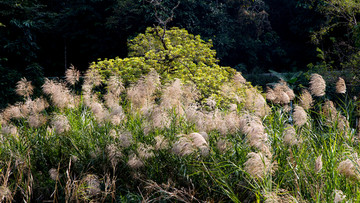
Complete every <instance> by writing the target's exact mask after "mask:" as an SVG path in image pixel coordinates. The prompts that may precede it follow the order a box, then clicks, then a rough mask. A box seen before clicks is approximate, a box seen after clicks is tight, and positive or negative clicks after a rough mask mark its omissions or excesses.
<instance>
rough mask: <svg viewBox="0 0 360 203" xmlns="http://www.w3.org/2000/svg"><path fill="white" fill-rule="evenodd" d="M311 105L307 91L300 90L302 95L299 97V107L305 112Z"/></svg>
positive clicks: (311, 101)
mask: <svg viewBox="0 0 360 203" xmlns="http://www.w3.org/2000/svg"><path fill="white" fill-rule="evenodd" d="M312 105H313V99H312V96H311V94H310V93H309V91H307V90H306V89H303V90H302V94H301V96H300V106H301V107H303V108H304V109H305V110H308V109H310V108H311V107H312Z"/></svg>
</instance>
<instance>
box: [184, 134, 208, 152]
mask: <svg viewBox="0 0 360 203" xmlns="http://www.w3.org/2000/svg"><path fill="white" fill-rule="evenodd" d="M189 138H190V139H191V140H192V144H193V146H194V147H197V148H198V149H199V150H200V153H201V155H202V156H207V155H209V151H210V149H209V145H208V143H207V142H206V139H205V137H204V136H203V135H201V134H200V133H190V134H189Z"/></svg>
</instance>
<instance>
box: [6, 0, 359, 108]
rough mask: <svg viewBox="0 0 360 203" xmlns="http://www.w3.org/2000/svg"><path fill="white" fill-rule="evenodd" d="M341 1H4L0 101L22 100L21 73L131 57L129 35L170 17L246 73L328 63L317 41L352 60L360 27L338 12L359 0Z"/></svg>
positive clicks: (37, 76) (36, 79)
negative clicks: (345, 47)
mask: <svg viewBox="0 0 360 203" xmlns="http://www.w3.org/2000/svg"><path fill="white" fill-rule="evenodd" d="M334 2H335V3H334ZM336 2H341V1H339V0H337V1H335V0H331V1H330V0H326V1H324V0H301V1H298V0H213V1H208V0H157V1H156V0H2V1H1V2H0V38H1V40H0V47H1V48H0V84H1V89H0V98H1V101H0V103H1V105H0V106H4V105H6V104H7V103H11V102H14V101H16V99H17V98H16V96H15V95H14V93H13V92H14V91H13V88H14V87H15V85H16V82H17V81H18V80H20V78H21V77H27V78H28V80H31V81H33V83H34V85H41V84H42V81H41V80H42V79H41V78H43V76H62V75H63V74H64V71H65V69H66V68H68V67H69V66H70V65H71V64H72V65H74V66H75V67H77V68H78V69H80V70H82V71H84V70H85V69H87V68H88V66H89V64H90V63H91V62H92V61H97V60H98V59H99V58H102V59H104V58H114V57H116V56H119V57H121V58H122V57H126V56H127V54H128V47H127V41H128V39H132V38H134V37H135V36H137V34H139V33H143V32H144V31H145V29H146V28H147V27H153V26H155V25H159V24H161V23H164V22H161V20H164V19H165V20H166V19H168V21H167V22H165V23H166V26H168V27H174V26H176V27H180V28H185V29H187V30H188V31H189V33H192V34H195V35H201V37H202V38H203V39H206V40H208V39H212V41H213V45H214V48H215V49H216V51H217V54H218V55H217V57H218V58H219V59H220V64H221V65H224V66H231V67H233V68H235V69H237V70H239V71H242V72H244V73H251V72H264V71H267V70H268V69H273V70H277V71H280V70H286V71H297V70H303V69H306V66H307V64H309V63H311V62H313V63H314V64H316V62H317V61H318V64H322V63H323V59H317V57H316V56H317V54H318V53H317V52H316V50H317V49H316V47H318V48H319V47H320V48H319V49H320V50H322V51H323V52H326V54H328V53H329V54H328V55H327V56H326V57H327V58H326V57H325V58H326V59H329V57H331V58H332V59H331V60H330V59H329V60H330V61H334V62H333V63H334V64H340V63H344V62H343V61H341V60H342V59H343V58H341V57H340V58H339V57H338V58H336V59H333V58H334V56H335V55H336V56H337V55H339V54H337V53H335V50H336V48H337V47H338V46H340V45H342V43H341V42H342V41H344V40H343V39H345V38H349V33H351V34H352V36H350V37H352V41H351V40H350V41H351V42H349V43H348V44H350V45H351V46H352V47H356V46H357V45H358V44H359V43H358V39H357V38H356V37H355V38H354V36H355V35H356V36H358V35H357V33H358V26H357V24H356V23H355V25H354V22H353V21H351V20H350V22H349V24H351V23H353V24H352V26H347V25H338V24H337V23H339V22H344V21H345V22H346V20H348V19H347V18H341V17H338V16H341V15H342V14H344V13H345V14H349V13H351V14H352V15H353V17H354V18H355V19H356V17H357V12H356V11H354V9H352V8H354V7H355V6H357V3H354V4H356V5H352V6H353V7H352V8H348V7H349V6H348V7H346V8H348V10H346V9H345V10H343V13H341V12H338V11H336V10H335V11H334V10H331V7H330V6H329V5H331V3H333V4H334V5H337V3H336ZM339 7H340V6H339ZM340 9H342V7H340ZM329 16H330V17H332V19H331V21H330V20H329ZM335 24H336V26H335ZM344 27H346V28H347V29H345V30H344V29H342V28H344ZM326 28H328V29H327V30H326ZM324 29H325V31H324ZM326 31H328V32H326ZM321 34H322V35H321ZM334 38H335V39H341V41H339V42H338V41H336V40H335V41H336V43H335V42H334ZM311 39H313V41H311ZM340 48H341V47H340ZM319 49H318V51H319ZM354 50H355V49H351V50H350V52H351V56H354V53H357V52H356V51H354ZM339 56H340V55H339ZM352 59H353V58H352ZM344 60H348V61H349V58H347V59H344Z"/></svg>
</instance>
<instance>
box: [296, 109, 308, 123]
mask: <svg viewBox="0 0 360 203" xmlns="http://www.w3.org/2000/svg"><path fill="white" fill-rule="evenodd" d="M293 115H294V124H295V125H297V126H303V125H304V124H305V123H306V122H307V119H308V116H307V113H306V111H305V110H304V109H303V108H302V107H301V106H295V108H294V114H293Z"/></svg>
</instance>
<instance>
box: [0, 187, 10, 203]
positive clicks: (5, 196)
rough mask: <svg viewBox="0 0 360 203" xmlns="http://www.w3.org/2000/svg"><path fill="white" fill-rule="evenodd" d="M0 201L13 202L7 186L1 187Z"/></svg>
mask: <svg viewBox="0 0 360 203" xmlns="http://www.w3.org/2000/svg"><path fill="white" fill-rule="evenodd" d="M0 201H1V202H12V194H11V191H10V189H9V188H8V187H6V186H5V185H2V186H0Z"/></svg>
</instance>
